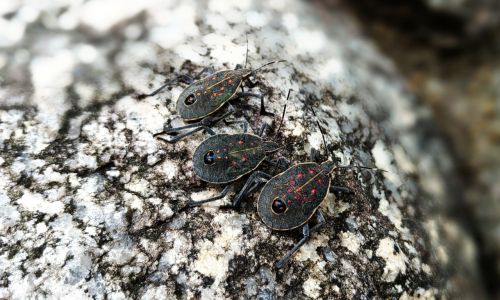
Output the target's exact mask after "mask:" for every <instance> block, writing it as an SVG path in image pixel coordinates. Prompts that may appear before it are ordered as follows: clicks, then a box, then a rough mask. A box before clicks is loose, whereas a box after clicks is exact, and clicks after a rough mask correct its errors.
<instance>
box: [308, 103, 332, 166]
mask: <svg viewBox="0 0 500 300" xmlns="http://www.w3.org/2000/svg"><path fill="white" fill-rule="evenodd" d="M307 106H308V107H309V109H310V110H311V112H312V113H313V115H314V118H315V121H316V125H317V126H318V128H319V132H320V133H321V138H322V139H323V145H324V146H325V151H326V152H327V153H328V146H327V145H326V140H325V134H324V133H323V128H322V127H321V125H320V124H319V121H318V116H317V115H316V112H315V111H314V109H313V108H312V106H311V105H307ZM332 156H333V153H332ZM332 159H333V157H332Z"/></svg>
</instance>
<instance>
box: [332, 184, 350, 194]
mask: <svg viewBox="0 0 500 300" xmlns="http://www.w3.org/2000/svg"><path fill="white" fill-rule="evenodd" d="M330 193H334V194H335V196H336V195H337V194H338V193H344V194H354V192H353V191H352V190H351V189H350V188H348V187H343V186H336V185H332V186H330Z"/></svg>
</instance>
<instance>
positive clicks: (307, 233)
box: [276, 223, 311, 269]
mask: <svg viewBox="0 0 500 300" xmlns="http://www.w3.org/2000/svg"><path fill="white" fill-rule="evenodd" d="M310 234H311V233H310V230H309V224H307V223H306V224H305V225H304V227H302V235H303V237H302V239H301V240H300V241H298V242H297V243H296V244H295V245H293V248H292V249H291V250H290V251H288V253H287V254H285V256H283V257H282V258H281V259H280V260H279V261H278V262H277V263H276V268H278V269H281V268H283V266H284V265H285V264H286V263H287V262H288V260H290V257H291V256H292V255H293V254H294V253H295V252H297V250H299V248H300V247H301V246H302V245H303V244H304V243H305V242H306V241H307V240H308V239H309V236H310Z"/></svg>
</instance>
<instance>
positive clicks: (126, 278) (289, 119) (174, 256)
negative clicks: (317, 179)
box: [0, 0, 481, 299]
mask: <svg viewBox="0 0 500 300" xmlns="http://www.w3.org/2000/svg"><path fill="white" fill-rule="evenodd" d="M267 2H268V1H263V2H255V3H254V2H252V1H235V2H234V3H233V2H231V3H229V2H227V1H219V0H212V1H208V2H207V3H206V4H205V3H203V4H201V3H199V2H197V1H180V2H174V1H141V2H139V1H134V2H132V1H130V2H128V1H118V0H106V1H96V0H94V1H87V2H81V3H80V2H76V3H73V4H71V5H69V4H66V3H64V2H63V1H61V2H57V3H51V4H50V5H49V4H47V5H35V4H34V3H32V4H29V3H28V4H24V5H21V4H18V3H16V1H11V2H9V5H4V6H3V7H2V8H1V9H2V11H1V13H2V15H3V16H4V18H3V19H2V22H4V23H5V24H7V25H8V26H11V27H12V28H13V29H12V28H11V30H9V31H7V30H5V32H0V42H1V43H2V44H1V46H2V47H5V48H4V49H3V51H2V52H1V53H0V68H1V76H2V78H1V79H2V86H1V89H0V97H1V98H0V99H1V109H2V110H1V111H0V147H2V152H1V154H0V206H1V209H0V218H1V219H0V221H1V222H0V236H1V240H0V243H1V249H0V279H1V280H0V298H16V299H20V298H26V297H72V298H82V297H94V298H99V299H100V298H104V297H109V298H111V299H121V298H128V297H130V298H145V299H154V298H187V299H191V298H193V297H194V298H196V297H200V298H202V299H212V298H213V299H216V298H217V299H218V298H260V299H272V298H286V299H304V298H323V299H327V298H336V297H343V298H373V297H377V298H403V299H406V298H409V297H421V298H431V297H433V296H443V295H445V296H449V297H453V296H456V295H461V296H464V295H465V296H466V295H477V294H480V293H481V291H480V289H479V287H478V286H477V270H476V267H475V255H476V253H475V246H474V244H473V243H472V242H471V240H470V239H469V238H468V235H467V233H466V232H464V231H463V230H462V229H461V227H460V226H459V225H458V224H457V223H456V222H455V221H454V220H453V219H452V218H451V217H449V216H447V215H446V214H445V211H446V207H447V206H448V205H449V203H450V202H451V201H453V198H454V191H455V192H457V193H459V192H460V189H459V187H456V186H454V185H453V183H454V181H453V178H454V168H453V164H452V162H451V161H450V160H449V159H448V154H447V152H446V149H445V148H444V146H443V145H442V143H441V142H440V141H439V138H438V137H437V136H436V135H435V133H434V131H433V126H432V123H431V121H430V120H429V114H428V112H427V111H426V110H425V109H423V108H422V107H421V105H420V104H419V103H418V102H417V101H416V100H415V98H414V97H412V95H411V94H410V93H408V91H407V90H406V89H405V87H404V85H403V83H402V80H401V78H400V76H399V75H398V74H397V72H396V71H395V70H394V68H393V66H392V64H391V62H390V61H389V60H387V59H386V58H385V57H383V56H382V55H380V54H379V53H378V52H377V50H376V49H375V48H374V47H373V46H372V44H371V43H370V42H369V41H367V40H366V39H365V38H364V37H362V36H361V35H360V34H359V32H358V30H357V27H356V25H355V24H354V23H353V22H351V19H350V17H349V15H348V14H345V13H344V12H342V11H337V12H333V13H326V12H324V11H321V10H316V9H315V7H314V6H309V5H306V4H303V3H301V2H295V1H272V2H270V3H267ZM37 3H38V2H37ZM2 28H4V27H3V26H2ZM246 31H250V34H249V50H250V55H249V62H250V65H251V66H252V67H256V66H258V65H260V64H262V63H264V62H266V61H269V60H272V59H276V58H282V59H287V60H288V62H289V63H288V64H286V65H276V66H275V67H273V68H270V69H267V70H266V71H263V72H261V73H260V74H259V75H258V79H259V80H260V82H261V84H260V85H259V86H258V87H257V88H256V90H257V91H260V92H262V93H264V94H265V95H266V97H267V99H269V110H271V111H274V112H276V113H279V112H280V111H281V109H282V106H283V103H284V96H285V95H286V91H287V90H288V89H289V88H293V89H294V90H295V91H297V93H296V94H295V95H294V96H293V97H292V99H291V100H290V102H289V103H288V107H289V109H288V113H287V116H286V120H285V124H284V129H283V133H282V134H281V135H278V137H279V139H280V142H281V143H283V144H284V145H286V147H285V149H284V150H283V151H282V153H281V154H282V155H285V156H287V157H289V158H291V159H292V160H293V161H296V162H300V161H305V160H306V159H307V152H308V151H309V149H310V148H311V147H315V148H321V147H322V139H321V134H320V133H319V131H318V129H317V127H316V125H315V122H314V119H313V118H312V117H311V116H310V115H309V114H306V113H305V110H304V103H305V102H306V101H307V102H308V103H311V104H312V105H314V106H315V107H316V110H317V113H318V116H319V118H320V119H321V122H322V126H323V127H324V128H325V131H326V133H327V136H326V140H327V143H328V145H329V147H330V148H331V149H332V151H333V153H334V155H335V159H336V160H338V162H339V164H362V165H368V166H371V165H375V166H377V167H379V168H382V169H384V170H387V171H388V172H386V173H378V174H369V173H366V172H354V171H344V172H339V173H338V174H337V176H336V177H335V183H336V184H338V185H344V186H348V187H350V188H351V189H353V190H354V191H355V195H353V196H346V197H341V198H338V199H334V197H333V196H331V197H328V198H327V199H326V201H325V202H324V204H323V205H322V208H321V209H322V210H323V212H324V214H325V217H326V226H325V227H324V228H323V229H322V230H321V231H320V232H318V233H315V234H314V235H313V237H312V239H311V240H310V241H309V242H308V243H307V244H306V245H305V246H304V247H303V248H302V249H301V250H300V251H299V252H298V253H297V255H295V256H294V257H293V259H292V261H291V263H290V264H289V265H288V266H287V267H286V268H285V269H283V270H279V271H278V270H275V269H274V268H273V267H272V265H273V263H274V261H275V260H276V259H277V258H278V257H280V256H281V255H282V254H283V253H284V252H286V251H287V250H288V249H289V248H290V247H291V246H292V244H293V243H294V242H295V241H297V240H298V239H299V238H300V232H290V233H280V232H274V231H271V230H270V229H269V228H266V227H265V226H264V225H263V224H262V223H261V222H260V221H259V218H258V215H257V214H256V210H255V201H254V200H255V196H253V197H251V199H248V201H247V202H246V203H245V205H244V206H243V207H242V209H240V210H238V211H233V210H227V209H225V210H223V209H219V208H218V206H219V205H220V204H221V203H213V204H210V205H206V206H203V207H201V208H196V209H191V210H187V211H179V209H180V208H182V207H183V206H184V205H185V204H186V202H187V201H188V200H189V199H190V198H193V199H201V198H205V197H207V196H209V195H211V194H213V193H216V192H217V191H220V190H221V188H220V187H217V186H212V185H209V184H206V183H203V182H201V181H200V180H199V179H197V178H196V177H195V176H194V174H193V171H192V165H191V162H190V156H191V155H192V153H193V151H194V149H195V148H196V145H197V144H199V143H200V141H202V140H203V138H204V136H203V135H202V134H199V135H195V136H193V137H192V138H190V139H186V140H184V141H183V142H180V143H178V144H176V145H167V144H163V143H161V142H158V141H157V140H155V139H154V138H153V136H152V135H153V133H156V132H158V131H160V130H161V128H162V125H163V122H164V121H166V120H169V119H172V124H173V125H178V124H181V123H182V122H181V121H180V120H179V118H178V117H176V115H175V99H176V97H177V96H178V95H179V94H180V92H181V91H182V87H181V86H176V87H173V88H172V89H171V90H170V91H167V92H165V93H163V94H161V95H159V96H157V97H153V98H149V99H146V100H144V101H139V100H137V97H136V95H137V94H139V93H143V92H146V91H150V90H151V89H152V88H153V87H156V86H158V85H160V84H161V83H162V82H163V81H164V80H166V79H167V78H171V76H172V74H171V73H172V71H175V72H181V73H193V72H195V71H197V70H200V69H201V68H202V67H203V66H206V65H212V66H214V67H215V68H216V69H222V68H225V67H228V68H232V67H234V66H235V65H236V64H238V63H243V62H244V55H245V34H244V33H245V32H246ZM234 104H235V106H236V108H237V109H238V110H239V113H238V114H237V115H236V117H238V118H243V119H246V120H248V121H249V122H250V123H251V125H252V128H253V129H257V128H259V127H260V125H261V124H262V122H267V123H269V124H271V125H272V124H274V123H275V120H274V119H273V118H271V117H262V118H261V117H256V116H257V115H258V101H255V100H253V99H249V100H247V101H239V102H235V103H234ZM215 130H217V131H219V132H222V131H225V132H237V131H239V130H240V129H239V127H238V126H236V125H235V126H226V127H224V126H222V125H221V126H219V127H217V128H215ZM272 133H273V131H272V129H271V132H270V134H272ZM324 150H325V149H323V151H324ZM323 158H326V155H323ZM226 201H228V199H226Z"/></svg>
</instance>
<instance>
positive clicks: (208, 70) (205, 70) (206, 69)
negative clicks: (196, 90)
mask: <svg viewBox="0 0 500 300" xmlns="http://www.w3.org/2000/svg"><path fill="white" fill-rule="evenodd" d="M205 72H206V73H207V75H210V74H212V73H214V68H213V67H205V68H203V69H202V70H201V71H200V72H198V73H197V74H196V75H194V77H193V78H194V79H199V78H200V76H201V75H203V73H205Z"/></svg>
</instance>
